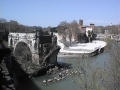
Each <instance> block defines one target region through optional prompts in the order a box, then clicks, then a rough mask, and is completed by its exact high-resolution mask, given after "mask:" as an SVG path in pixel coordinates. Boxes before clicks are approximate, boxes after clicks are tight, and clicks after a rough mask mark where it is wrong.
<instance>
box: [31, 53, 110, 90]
mask: <svg viewBox="0 0 120 90" xmlns="http://www.w3.org/2000/svg"><path fill="white" fill-rule="evenodd" d="M82 59H83V60H89V61H90V62H91V64H92V66H93V67H94V68H96V67H97V68H98V67H99V68H104V65H105V64H107V63H108V60H109V59H108V54H107V53H105V52H103V53H101V54H99V55H97V56H94V57H89V58H82ZM79 60H80V58H79V57H58V62H59V63H60V64H61V65H62V64H66V65H69V69H76V70H79ZM54 76H55V75H44V76H40V77H34V78H32V81H33V82H34V84H35V85H36V87H37V88H39V89H38V90H80V88H79V87H78V86H77V85H75V84H74V83H73V82H72V78H71V76H67V77H66V78H65V79H64V80H62V81H59V82H55V83H54V82H51V83H49V84H48V85H46V86H45V85H44V84H43V82H42V81H43V80H44V79H50V78H54Z"/></svg>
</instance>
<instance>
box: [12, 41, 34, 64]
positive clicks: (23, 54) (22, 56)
mask: <svg viewBox="0 0 120 90" xmlns="http://www.w3.org/2000/svg"><path fill="white" fill-rule="evenodd" d="M14 55H15V56H16V57H18V58H19V60H21V62H26V61H32V51H31V49H30V48H29V46H28V44H27V43H26V42H23V41H21V42H18V43H16V45H15V47H14Z"/></svg>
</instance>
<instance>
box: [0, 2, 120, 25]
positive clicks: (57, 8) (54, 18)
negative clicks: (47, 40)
mask: <svg viewBox="0 0 120 90" xmlns="http://www.w3.org/2000/svg"><path fill="white" fill-rule="evenodd" d="M0 18H5V19H6V20H7V21H9V20H16V21H18V22H19V23H20V24H24V25H30V26H42V27H47V26H57V25H58V24H59V23H60V22H61V21H65V20H66V21H67V22H71V21H73V20H77V21H79V19H83V20H84V25H89V23H94V24H95V25H104V26H105V25H109V24H110V23H113V24H119V23H120V0H0Z"/></svg>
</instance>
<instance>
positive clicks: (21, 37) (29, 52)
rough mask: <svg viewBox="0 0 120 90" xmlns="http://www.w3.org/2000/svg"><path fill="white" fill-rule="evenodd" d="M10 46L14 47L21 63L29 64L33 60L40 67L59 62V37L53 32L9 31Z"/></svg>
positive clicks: (13, 50)
mask: <svg viewBox="0 0 120 90" xmlns="http://www.w3.org/2000/svg"><path fill="white" fill-rule="evenodd" d="M8 46H9V47H10V48H12V53H13V55H14V56H15V57H16V58H17V62H18V63H20V64H25V63H26V65H27V64H28V63H29V62H31V63H33V64H34V65H37V66H39V67H40V66H41V67H42V66H46V65H50V64H54V65H55V64H57V54H58V52H59V50H60V47H59V46H57V37H56V36H55V35H53V34H50V35H40V33H39V32H36V33H9V35H8ZM43 68H44V67H43Z"/></svg>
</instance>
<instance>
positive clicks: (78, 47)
mask: <svg viewBox="0 0 120 90" xmlns="http://www.w3.org/2000/svg"><path fill="white" fill-rule="evenodd" d="M58 45H59V46H60V47H61V49H60V52H59V54H58V57H64V56H67V57H76V56H77V57H82V56H85V57H89V56H94V55H97V54H99V53H102V52H103V51H104V48H105V46H106V45H107V43H106V42H104V41H99V40H94V41H92V42H91V43H76V44H73V45H72V46H70V47H65V46H64V45H63V43H61V42H60V41H58Z"/></svg>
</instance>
